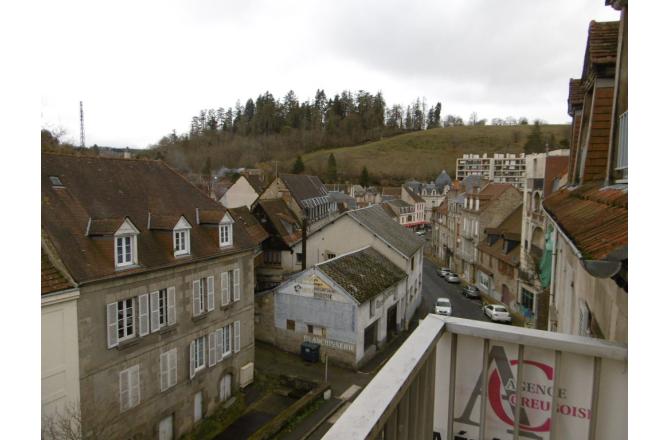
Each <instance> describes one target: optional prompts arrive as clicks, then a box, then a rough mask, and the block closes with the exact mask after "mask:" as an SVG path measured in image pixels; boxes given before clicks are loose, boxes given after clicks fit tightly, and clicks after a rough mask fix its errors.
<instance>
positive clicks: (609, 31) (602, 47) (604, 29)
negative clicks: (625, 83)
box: [582, 20, 619, 79]
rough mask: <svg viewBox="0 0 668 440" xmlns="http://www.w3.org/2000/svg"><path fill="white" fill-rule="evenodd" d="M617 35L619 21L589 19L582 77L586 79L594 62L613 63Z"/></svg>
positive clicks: (615, 57) (615, 53)
mask: <svg viewBox="0 0 668 440" xmlns="http://www.w3.org/2000/svg"><path fill="white" fill-rule="evenodd" d="M618 37H619V21H602V22H598V21H593V20H592V21H591V22H590V23H589V37H588V38H587V49H586V52H585V61H584V67H583V71H582V79H586V78H587V76H588V73H589V71H590V70H591V68H592V66H593V65H594V64H611V65H614V64H615V62H616V60H617V38H618Z"/></svg>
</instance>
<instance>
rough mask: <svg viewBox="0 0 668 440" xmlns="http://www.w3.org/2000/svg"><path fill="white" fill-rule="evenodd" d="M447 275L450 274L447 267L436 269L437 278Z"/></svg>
mask: <svg viewBox="0 0 668 440" xmlns="http://www.w3.org/2000/svg"><path fill="white" fill-rule="evenodd" d="M449 273H450V269H449V268H447V267H441V268H440V269H438V276H439V277H444V276H446V275H447V274H449Z"/></svg>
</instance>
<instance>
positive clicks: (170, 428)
mask: <svg viewBox="0 0 668 440" xmlns="http://www.w3.org/2000/svg"><path fill="white" fill-rule="evenodd" d="M173 438H174V416H173V415H171V414H170V415H169V416H167V417H165V418H164V419H162V420H160V425H158V439H159V440H172V439H173Z"/></svg>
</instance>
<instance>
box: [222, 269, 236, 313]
mask: <svg viewBox="0 0 668 440" xmlns="http://www.w3.org/2000/svg"><path fill="white" fill-rule="evenodd" d="M220 279H221V303H222V304H223V305H227V304H229V303H230V297H231V299H232V301H239V300H240V299H241V274H240V270H239V269H233V270H228V271H225V272H223V273H222V274H221V276H220Z"/></svg>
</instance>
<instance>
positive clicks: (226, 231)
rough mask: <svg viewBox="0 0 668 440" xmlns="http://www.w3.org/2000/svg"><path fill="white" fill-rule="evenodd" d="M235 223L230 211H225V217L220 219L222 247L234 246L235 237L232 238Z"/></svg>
mask: <svg viewBox="0 0 668 440" xmlns="http://www.w3.org/2000/svg"><path fill="white" fill-rule="evenodd" d="M233 225H234V220H232V217H231V216H230V214H229V213H225V216H224V217H223V219H222V220H221V221H220V226H219V230H220V234H219V241H220V247H221V248H222V247H227V246H232V243H233V239H232V233H233V228H232V226H233Z"/></svg>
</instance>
